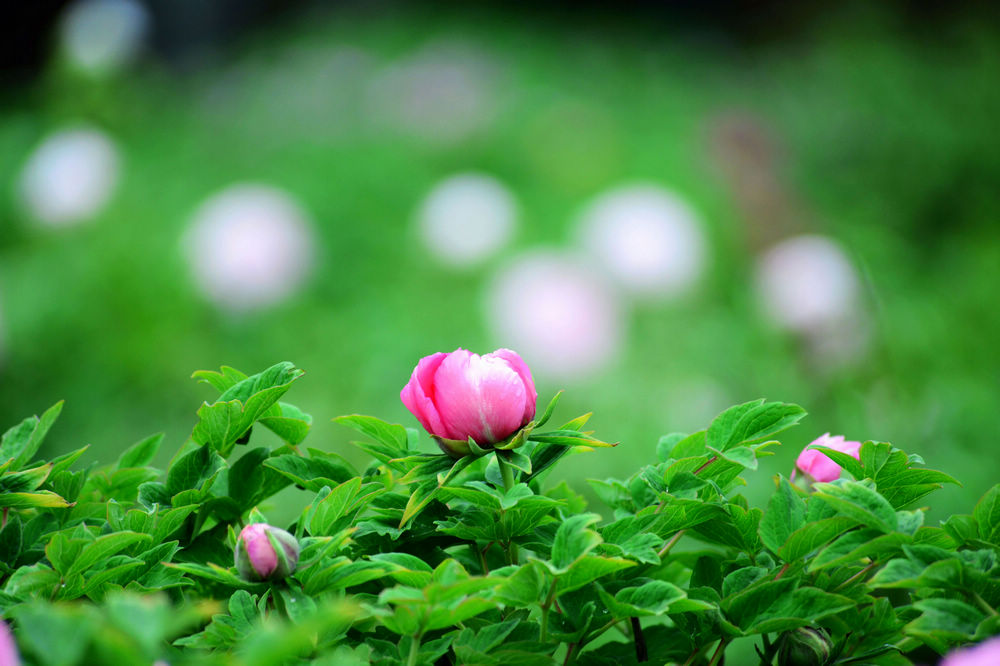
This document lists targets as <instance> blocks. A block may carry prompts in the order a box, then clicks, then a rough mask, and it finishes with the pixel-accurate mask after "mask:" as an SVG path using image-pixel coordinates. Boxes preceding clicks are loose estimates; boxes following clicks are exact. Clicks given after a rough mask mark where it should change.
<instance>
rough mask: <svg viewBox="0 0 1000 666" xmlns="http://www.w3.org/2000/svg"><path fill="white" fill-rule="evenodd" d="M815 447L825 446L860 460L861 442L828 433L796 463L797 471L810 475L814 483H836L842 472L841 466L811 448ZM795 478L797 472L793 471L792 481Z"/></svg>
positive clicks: (804, 451) (802, 454)
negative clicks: (850, 440)
mask: <svg viewBox="0 0 1000 666" xmlns="http://www.w3.org/2000/svg"><path fill="white" fill-rule="evenodd" d="M813 446H825V447H826V448H828V449H833V450H835V451H840V452H841V453H846V454H847V455H849V456H852V457H853V458H856V459H859V460H860V455H861V454H860V451H861V442H849V441H846V440H845V439H844V436H843V435H834V436H831V435H830V433H826V434H825V435H823V436H822V437H820V438H819V439H817V440H815V441H814V442H811V443H810V444H809V446H807V447H806V448H805V449H803V450H802V453H800V454H799V457H798V459H797V460H796V461H795V467H796V469H797V470H798V471H801V472H803V473H804V474H808V475H809V477H810V478H812V480H813V481H819V482H821V483H829V482H830V481H836V480H837V479H839V478H840V470H841V467H840V465H838V464H837V463H835V462H833V461H832V460H830V458H828V457H827V455H826V454H825V453H823V452H822V451H817V450H816V449H814V448H811V447H813ZM794 478H795V472H794V471H793V472H792V479H793V480H794Z"/></svg>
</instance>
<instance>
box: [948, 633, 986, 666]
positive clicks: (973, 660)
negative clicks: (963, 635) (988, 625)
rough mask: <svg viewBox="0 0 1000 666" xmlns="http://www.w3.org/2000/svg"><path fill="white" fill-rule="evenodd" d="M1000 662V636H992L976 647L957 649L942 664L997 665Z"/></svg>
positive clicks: (957, 665)
mask: <svg viewBox="0 0 1000 666" xmlns="http://www.w3.org/2000/svg"><path fill="white" fill-rule="evenodd" d="M996 664H1000V638H992V639H990V640H988V641H986V642H984V643H980V644H979V645H976V646H974V647H970V648H963V649H961V650H955V651H954V652H951V653H949V654H948V656H946V657H945V658H944V661H942V662H941V666H996Z"/></svg>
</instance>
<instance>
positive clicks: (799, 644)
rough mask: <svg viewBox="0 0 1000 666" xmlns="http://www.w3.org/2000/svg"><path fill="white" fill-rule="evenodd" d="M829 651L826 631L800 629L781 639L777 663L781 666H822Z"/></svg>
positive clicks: (789, 632) (828, 655)
mask: <svg viewBox="0 0 1000 666" xmlns="http://www.w3.org/2000/svg"><path fill="white" fill-rule="evenodd" d="M831 650H832V646H831V641H830V634H828V633H827V632H826V629H822V628H817V627H800V628H798V629H795V630H793V631H788V632H785V634H784V635H783V636H782V637H781V647H780V648H779V649H778V663H779V664H782V666H823V665H824V664H826V662H827V660H828V659H829V658H830V652H831Z"/></svg>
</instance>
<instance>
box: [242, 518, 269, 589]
mask: <svg viewBox="0 0 1000 666" xmlns="http://www.w3.org/2000/svg"><path fill="white" fill-rule="evenodd" d="M240 539H241V540H242V541H243V543H244V544H245V545H246V549H247V556H248V557H249V558H250V565H251V566H252V567H253V570H254V571H256V572H257V574H258V575H259V576H260V577H261V578H267V577H268V576H269V575H270V574H271V572H273V571H274V570H275V569H277V568H278V556H277V555H276V554H275V552H274V548H272V547H271V542H270V541H269V540H268V538H267V525H266V524H265V523H251V524H250V525H247V526H246V527H244V528H243V531H242V532H240Z"/></svg>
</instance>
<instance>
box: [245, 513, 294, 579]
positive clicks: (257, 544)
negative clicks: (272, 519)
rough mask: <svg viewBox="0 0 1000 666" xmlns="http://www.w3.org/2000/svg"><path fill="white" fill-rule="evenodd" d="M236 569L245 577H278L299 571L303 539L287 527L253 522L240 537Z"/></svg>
mask: <svg viewBox="0 0 1000 666" xmlns="http://www.w3.org/2000/svg"><path fill="white" fill-rule="evenodd" d="M235 555H236V569H237V571H239V572H240V575H241V576H242V577H243V578H244V580H248V581H261V580H278V579H281V578H284V577H285V576H287V575H289V574H290V573H292V572H293V571H295V566H296V565H297V564H298V562H299V542H298V541H296V539H295V537H294V536H292V535H291V534H289V533H288V532H286V531H285V530H282V529H279V528H277V527H272V526H270V525H268V524H267V523H251V524H249V525H247V526H246V527H244V528H243V531H242V532H240V536H239V538H238V539H237V540H236V554H235Z"/></svg>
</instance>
